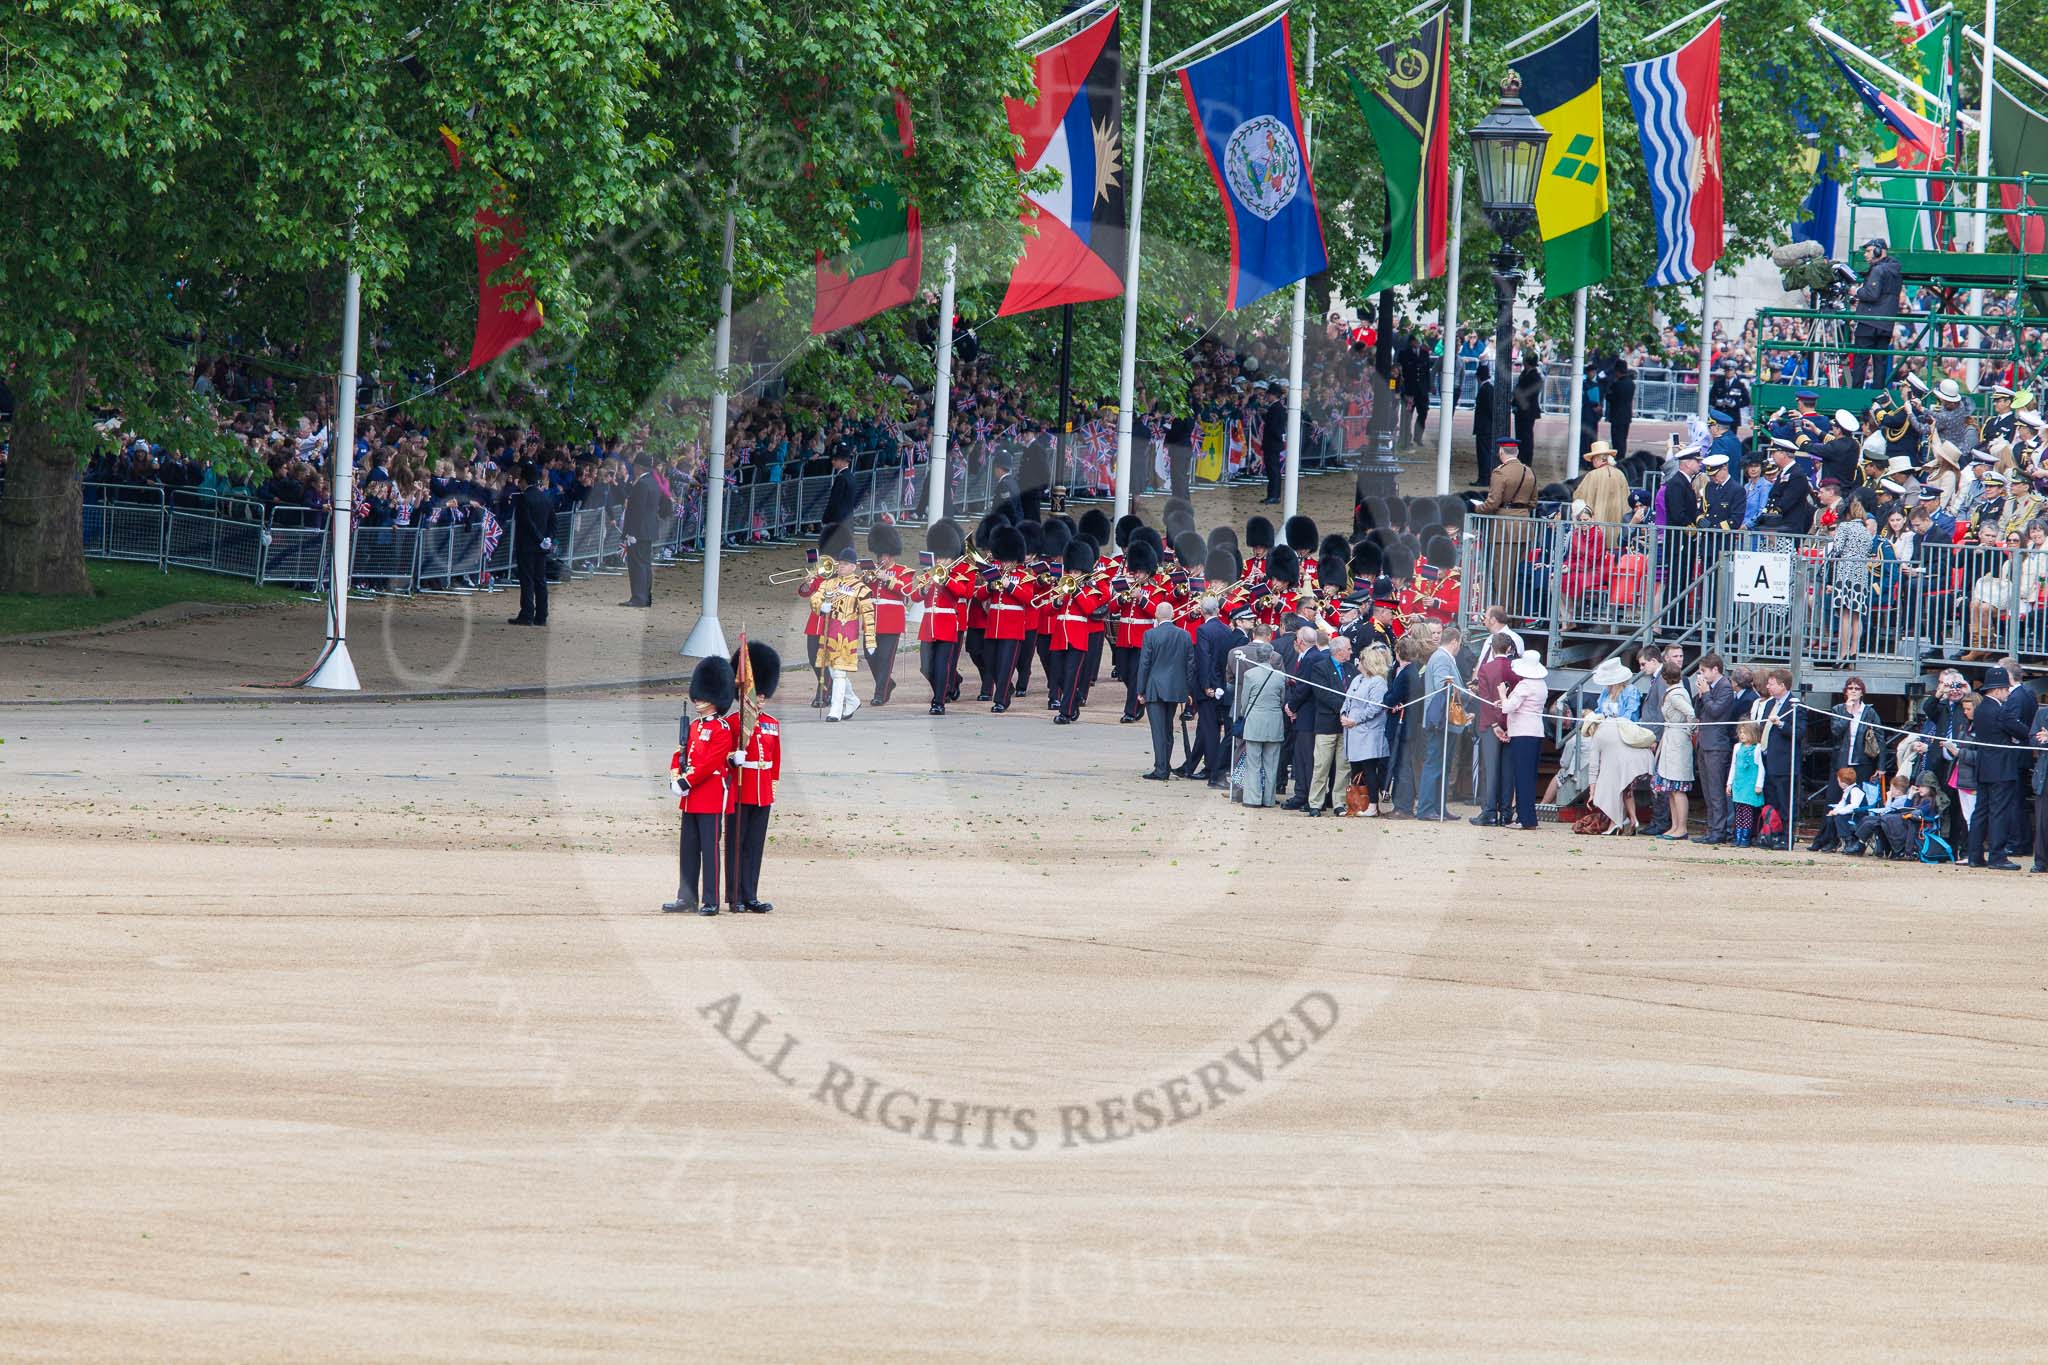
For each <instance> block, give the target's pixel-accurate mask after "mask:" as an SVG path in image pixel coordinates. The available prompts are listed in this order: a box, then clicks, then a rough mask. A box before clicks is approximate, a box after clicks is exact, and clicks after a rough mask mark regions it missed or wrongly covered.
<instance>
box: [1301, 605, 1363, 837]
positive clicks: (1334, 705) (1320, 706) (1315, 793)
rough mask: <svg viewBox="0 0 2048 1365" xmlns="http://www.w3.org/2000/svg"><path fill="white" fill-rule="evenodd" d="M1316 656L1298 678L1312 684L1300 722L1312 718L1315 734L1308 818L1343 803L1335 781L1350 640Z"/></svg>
mask: <svg viewBox="0 0 2048 1365" xmlns="http://www.w3.org/2000/svg"><path fill="white" fill-rule="evenodd" d="M1316 654H1317V658H1316V662H1315V666H1314V669H1313V671H1312V672H1309V673H1305V674H1303V676H1302V681H1303V682H1305V683H1309V684H1312V686H1311V687H1310V688H1309V689H1308V690H1309V693H1310V695H1309V698H1308V706H1307V709H1306V710H1304V711H1303V712H1302V719H1303V720H1308V719H1309V718H1310V717H1311V716H1313V717H1314V721H1313V724H1312V725H1311V727H1310V728H1311V729H1312V731H1313V733H1314V735H1315V739H1314V741H1313V744H1314V748H1313V750H1312V755H1313V756H1312V758H1311V760H1310V772H1311V773H1312V776H1311V778H1310V780H1309V789H1308V813H1309V814H1310V815H1321V814H1322V813H1323V811H1324V810H1325V809H1326V808H1329V807H1333V806H1338V805H1342V804H1343V801H1344V794H1343V791H1342V787H1343V784H1342V783H1340V782H1339V781H1338V780H1337V774H1338V772H1339V771H1341V770H1342V769H1343V751H1344V723H1343V720H1342V716H1343V714H1344V691H1345V689H1346V688H1348V687H1350V686H1351V679H1352V678H1353V677H1354V676H1355V675H1356V674H1355V670H1354V668H1353V666H1352V663H1351V641H1349V640H1347V639H1345V638H1344V637H1343V636H1342V635H1339V636H1337V637H1336V638H1335V639H1333V640H1331V641H1330V644H1329V648H1327V649H1320V650H1317V651H1316Z"/></svg>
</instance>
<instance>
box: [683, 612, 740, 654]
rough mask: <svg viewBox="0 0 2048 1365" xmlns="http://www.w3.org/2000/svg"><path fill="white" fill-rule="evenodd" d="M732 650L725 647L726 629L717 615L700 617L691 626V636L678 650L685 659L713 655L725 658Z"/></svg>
mask: <svg viewBox="0 0 2048 1365" xmlns="http://www.w3.org/2000/svg"><path fill="white" fill-rule="evenodd" d="M731 652H732V651H731V650H729V649H727V648H726V647H725V630H724V629H723V628H722V627H721V626H720V625H719V624H718V618H717V617H716V616H700V617H698V618H697V624H696V625H695V626H693V627H691V628H690V635H689V638H688V639H686V640H684V641H683V647H682V648H681V649H680V650H678V651H677V653H679V654H681V655H682V656H683V657H684V658H685V659H709V658H711V657H712V656H713V655H716V656H718V657H720V658H723V657H725V656H726V655H727V654H730V653H731Z"/></svg>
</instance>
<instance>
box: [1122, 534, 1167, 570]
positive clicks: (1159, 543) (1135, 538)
mask: <svg viewBox="0 0 2048 1365" xmlns="http://www.w3.org/2000/svg"><path fill="white" fill-rule="evenodd" d="M1141 540H1142V541H1144V542H1145V543H1146V544H1147V545H1150V546H1151V547H1152V557H1153V558H1154V559H1155V560H1157V561H1158V562H1159V563H1161V564H1164V563H1165V562H1166V537H1164V536H1162V535H1160V534H1159V532H1158V530H1157V529H1156V528H1154V527H1151V526H1140V527H1139V528H1138V529H1137V530H1135V531H1133V532H1131V544H1132V545H1136V544H1137V543H1138V542H1139V541H1141ZM1125 548H1126V549H1128V548H1129V547H1128V546H1127V547H1125Z"/></svg>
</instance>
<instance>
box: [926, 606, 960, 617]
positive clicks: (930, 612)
mask: <svg viewBox="0 0 2048 1365" xmlns="http://www.w3.org/2000/svg"><path fill="white" fill-rule="evenodd" d="M940 612H944V613H945V614H946V615H948V616H952V615H954V614H955V612H954V611H953V609H952V608H951V607H926V608H925V609H924V614H925V615H926V616H937V615H938V614H939V613H940Z"/></svg>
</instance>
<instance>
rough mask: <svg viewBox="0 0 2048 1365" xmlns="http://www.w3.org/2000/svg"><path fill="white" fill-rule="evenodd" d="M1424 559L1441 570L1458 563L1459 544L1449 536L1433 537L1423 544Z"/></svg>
mask: <svg viewBox="0 0 2048 1365" xmlns="http://www.w3.org/2000/svg"><path fill="white" fill-rule="evenodd" d="M1422 557H1423V558H1424V559H1426V560H1428V561H1429V562H1430V563H1431V564H1433V565H1435V566H1436V567H1437V568H1439V569H1448V568H1450V567H1451V566H1452V565H1454V564H1456V563H1457V562H1458V544H1457V542H1456V541H1454V540H1452V539H1451V538H1450V537H1449V536H1431V537H1430V538H1429V539H1428V540H1426V541H1424V542H1423V543H1422Z"/></svg>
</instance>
